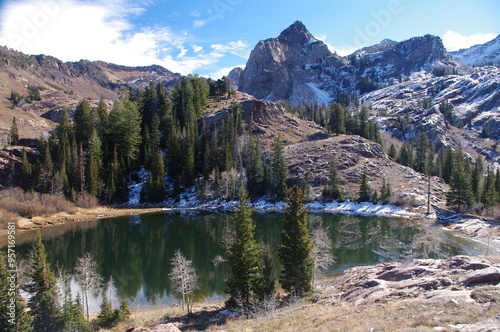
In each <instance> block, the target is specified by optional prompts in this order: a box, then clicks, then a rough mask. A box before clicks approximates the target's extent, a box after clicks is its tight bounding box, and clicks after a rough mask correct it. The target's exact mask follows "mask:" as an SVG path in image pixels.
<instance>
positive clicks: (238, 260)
mask: <svg viewBox="0 0 500 332" xmlns="http://www.w3.org/2000/svg"><path fill="white" fill-rule="evenodd" d="M239 199H240V205H239V207H238V208H237V209H236V215H235V218H234V226H235V237H234V240H233V241H232V242H231V243H230V244H229V248H228V259H227V261H228V263H229V266H230V269H231V272H230V273H229V277H228V279H227V287H226V293H227V294H229V296H230V298H229V300H228V301H227V302H226V304H227V305H228V306H229V307H235V306H238V304H241V305H243V306H246V305H248V304H250V302H251V301H252V299H253V298H254V296H255V295H256V294H255V293H256V292H257V291H258V289H259V288H260V282H261V279H260V275H259V271H260V270H259V259H260V258H259V257H260V247H259V245H258V244H257V243H256V242H255V238H254V237H255V225H254V222H253V220H252V209H251V207H250V205H249V203H248V197H247V196H246V194H242V195H241V196H240V198H239Z"/></svg>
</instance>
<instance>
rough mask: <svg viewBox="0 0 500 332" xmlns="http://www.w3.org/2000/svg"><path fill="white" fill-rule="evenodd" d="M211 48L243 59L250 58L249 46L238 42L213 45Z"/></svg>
mask: <svg viewBox="0 0 500 332" xmlns="http://www.w3.org/2000/svg"><path fill="white" fill-rule="evenodd" d="M211 47H212V48H213V49H214V50H215V51H217V52H220V53H231V54H233V55H236V56H239V57H241V58H245V59H246V58H248V55H249V52H248V44H247V43H245V42H243V41H241V40H238V41H231V42H229V43H227V44H212V45H211Z"/></svg>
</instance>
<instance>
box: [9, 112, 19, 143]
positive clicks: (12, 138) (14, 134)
mask: <svg viewBox="0 0 500 332" xmlns="http://www.w3.org/2000/svg"><path fill="white" fill-rule="evenodd" d="M18 141H19V129H18V128H17V123H16V117H13V118H12V126H11V127H10V132H9V144H10V145H17V142H18Z"/></svg>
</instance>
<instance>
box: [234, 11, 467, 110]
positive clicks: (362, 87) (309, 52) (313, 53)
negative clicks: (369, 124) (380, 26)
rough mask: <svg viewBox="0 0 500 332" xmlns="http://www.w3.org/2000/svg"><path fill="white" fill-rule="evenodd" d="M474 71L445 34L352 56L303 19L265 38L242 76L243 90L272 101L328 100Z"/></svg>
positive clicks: (384, 44) (376, 47) (389, 43)
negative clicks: (451, 49) (451, 50)
mask: <svg viewBox="0 0 500 332" xmlns="http://www.w3.org/2000/svg"><path fill="white" fill-rule="evenodd" d="M436 69H439V70H440V71H442V72H443V73H448V72H449V73H466V72H469V71H470V68H469V67H468V66H465V65H463V64H461V63H459V62H458V61H455V60H453V59H452V58H451V57H450V55H449V54H448V53H447V52H446V49H445V48H444V46H443V43H442V41H441V39H440V38H439V37H435V36H431V35H426V36H423V37H416V38H411V39H409V40H406V41H403V42H400V43H396V42H393V41H390V40H385V41H382V42H381V43H380V44H378V45H374V46H372V47H368V48H364V49H362V50H360V51H358V52H355V53H354V54H353V55H351V56H349V57H348V58H343V57H340V56H338V55H336V54H333V53H332V52H330V50H329V49H328V47H327V46H326V44H324V43H323V42H322V41H320V40H317V39H316V38H314V37H313V36H312V35H311V33H310V32H309V31H308V30H307V28H306V27H305V26H304V25H303V24H302V23H301V22H299V21H297V22H295V23H294V24H292V25H291V26H290V27H288V28H287V29H285V30H284V31H283V32H282V33H281V34H280V35H279V36H278V37H277V38H271V39H266V40H263V41H260V42H259V43H258V44H257V45H256V46H255V48H254V49H253V51H252V52H251V54H250V58H249V59H248V62H247V65H246V67H245V69H244V70H243V72H242V73H241V76H240V81H239V85H238V86H239V89H240V91H243V92H246V93H249V94H252V95H254V96H256V97H257V98H261V99H266V100H270V101H277V100H284V101H287V102H290V103H294V104H298V103H302V102H304V101H305V102H318V103H321V104H327V103H329V102H330V101H332V100H333V99H335V98H336V97H337V96H338V95H340V94H347V93H353V92H356V91H359V92H361V93H364V92H367V91H370V90H373V89H376V88H379V87H383V86H386V85H389V84H393V83H394V82H396V81H398V80H402V79H404V78H407V77H410V76H411V75H412V74H414V73H417V72H422V71H425V72H426V73H427V74H429V75H433V71H434V70H436Z"/></svg>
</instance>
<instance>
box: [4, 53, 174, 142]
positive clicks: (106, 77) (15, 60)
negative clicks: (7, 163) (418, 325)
mask: <svg viewBox="0 0 500 332" xmlns="http://www.w3.org/2000/svg"><path fill="white" fill-rule="evenodd" d="M179 78H180V75H179V74H174V73H172V72H170V71H169V70H167V69H165V68H163V67H161V66H157V65H152V66H147V67H126V66H119V65H114V64H110V63H106V62H101V61H94V62H91V61H87V60H81V61H78V62H62V61H61V60H59V59H56V58H54V57H51V56H46V55H31V56H28V55H25V54H23V53H20V52H16V51H13V50H10V49H7V48H5V47H0V140H1V139H5V137H6V135H7V133H8V131H9V129H10V126H11V123H12V117H13V116H15V117H16V119H17V124H18V127H19V130H20V135H21V137H25V138H26V137H29V138H39V137H40V135H41V133H43V132H45V131H47V130H50V129H52V128H53V127H54V126H55V124H54V121H57V120H58V113H59V111H60V110H62V109H63V108H66V109H69V110H71V109H74V108H75V107H76V104H77V103H78V101H79V100H81V99H82V98H90V99H92V100H94V101H98V100H99V99H101V98H103V99H105V100H107V101H108V103H109V104H111V103H112V102H113V101H114V100H115V99H116V97H117V93H118V92H119V91H120V90H121V89H123V88H132V89H136V88H140V87H144V86H146V85H148V84H149V83H150V82H162V84H164V85H171V84H173V83H174V82H176V80H177V79H179ZM30 88H31V89H30ZM30 91H31V92H30ZM33 91H38V93H39V98H28V99H26V96H30V94H33ZM12 93H14V94H17V95H18V96H19V98H18V100H15V101H12V100H11V97H12ZM37 99H40V100H37Z"/></svg>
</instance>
